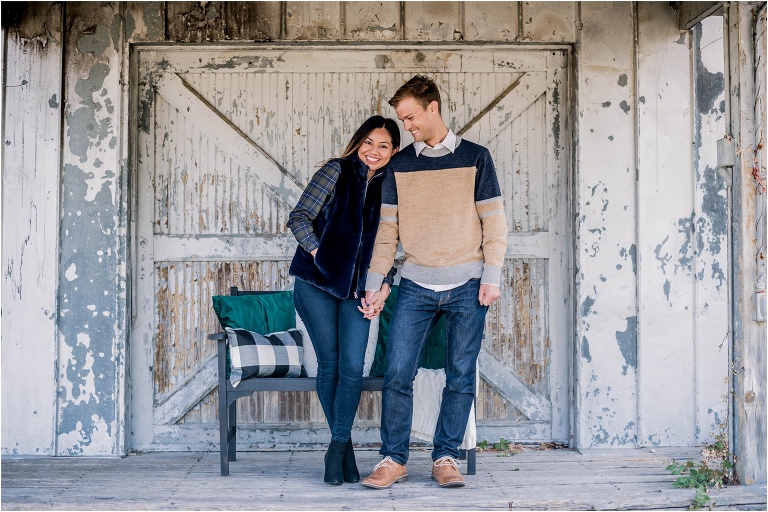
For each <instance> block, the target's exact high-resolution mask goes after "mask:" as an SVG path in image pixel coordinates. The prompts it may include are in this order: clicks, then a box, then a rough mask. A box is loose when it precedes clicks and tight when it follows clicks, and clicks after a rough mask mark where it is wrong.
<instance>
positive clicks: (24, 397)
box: [2, 3, 72, 455]
mask: <svg viewBox="0 0 768 512" xmlns="http://www.w3.org/2000/svg"><path fill="white" fill-rule="evenodd" d="M62 27H63V19H62V8H61V4H58V3H57V4H50V3H33V4H30V5H29V6H28V8H27V10H26V12H25V13H24V19H23V22H22V23H21V24H20V25H19V26H18V27H17V28H16V29H14V30H11V31H10V32H8V33H7V37H4V41H3V45H4V47H5V48H4V49H5V53H4V54H3V55H4V56H5V62H4V66H3V67H4V73H3V105H4V106H5V109H4V112H5V119H4V123H3V127H4V132H3V184H2V233H3V243H2V262H3V300H2V316H3V322H2V343H3V347H2V354H3V357H2V375H3V386H2V403H3V404H9V405H11V404H12V407H13V408H12V409H10V408H6V407H8V406H7V405H4V407H3V412H4V414H3V416H5V421H3V422H2V438H3V447H2V450H3V454H34V455H55V450H56V439H55V431H56V430H55V425H54V423H55V418H56V388H57V386H56V382H57V379H56V357H57V351H56V343H55V340H56V338H57V328H56V324H57V322H56V312H57V298H56V289H57V286H56V279H57V275H58V254H59V233H58V231H59V230H58V222H57V220H58V217H59V158H60V156H61V108H62V103H63V99H62V97H61V77H62V71H61V53H62V39H63V38H62ZM3 35H4V36H5V35H6V32H5V31H4V32H3ZM64 272H65V274H66V275H68V276H70V277H71V276H72V272H71V271H68V269H64Z"/></svg>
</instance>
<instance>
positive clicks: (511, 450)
mask: <svg viewBox="0 0 768 512" xmlns="http://www.w3.org/2000/svg"><path fill="white" fill-rule="evenodd" d="M477 450H478V451H480V452H485V451H494V452H500V453H499V455H498V456H499V457H509V456H511V455H515V454H516V453H520V452H522V451H525V447H524V446H523V445H521V444H514V443H512V442H510V441H508V440H506V439H504V438H503V437H502V438H501V439H499V442H497V443H489V442H488V441H487V440H483V441H480V442H478V443H477Z"/></svg>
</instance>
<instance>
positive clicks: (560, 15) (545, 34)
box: [520, 2, 577, 43]
mask: <svg viewBox="0 0 768 512" xmlns="http://www.w3.org/2000/svg"><path fill="white" fill-rule="evenodd" d="M520 4H521V5H522V6H523V38H524V39H525V40H526V41H551V42H558V43H561V42H562V43H574V42H576V24H577V23H576V22H577V16H576V2H520Z"/></svg>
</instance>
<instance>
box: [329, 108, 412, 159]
mask: <svg viewBox="0 0 768 512" xmlns="http://www.w3.org/2000/svg"><path fill="white" fill-rule="evenodd" d="M376 128H384V129H385V130H387V133H389V136H390V138H391V139H392V149H395V148H399V147H400V129H399V128H398V127H397V123H396V122H395V121H394V120H393V119H389V118H388V117H382V116H371V117H369V118H368V119H366V120H365V122H364V123H363V124H361V125H360V128H358V129H357V131H356V132H355V134H354V135H353V136H352V138H351V139H350V140H349V144H347V148H346V149H345V150H344V153H342V154H341V157H342V158H346V157H348V156H350V155H353V154H355V153H357V150H358V149H360V146H362V145H363V142H365V139H367V138H368V135H370V134H371V132H372V131H373V130H375V129H376Z"/></svg>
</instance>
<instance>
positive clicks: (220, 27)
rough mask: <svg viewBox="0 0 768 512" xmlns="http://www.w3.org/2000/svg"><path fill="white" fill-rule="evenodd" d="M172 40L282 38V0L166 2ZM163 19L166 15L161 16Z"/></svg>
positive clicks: (168, 26)
mask: <svg viewBox="0 0 768 512" xmlns="http://www.w3.org/2000/svg"><path fill="white" fill-rule="evenodd" d="M164 3H165V12H164V13H162V14H164V17H165V26H166V27H167V31H168V40H169V41H177V42H184V43H196V42H202V41H225V40H235V41H238V40H239V41H249V40H251V41H252V40H272V39H279V38H280V34H281V31H280V30H281V29H280V4H281V3H282V2H164ZM161 19H162V18H161Z"/></svg>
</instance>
